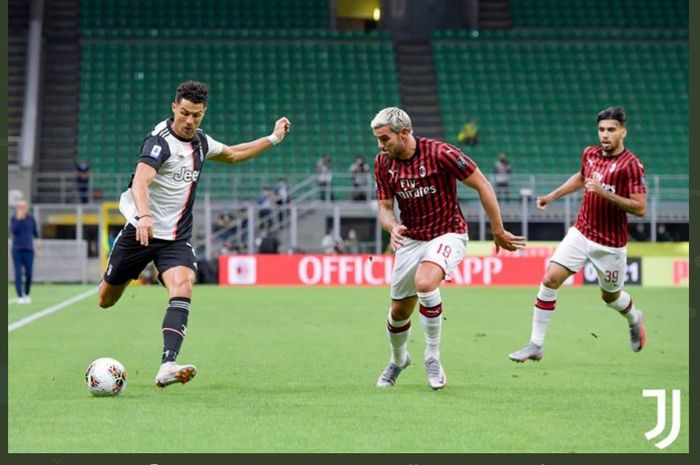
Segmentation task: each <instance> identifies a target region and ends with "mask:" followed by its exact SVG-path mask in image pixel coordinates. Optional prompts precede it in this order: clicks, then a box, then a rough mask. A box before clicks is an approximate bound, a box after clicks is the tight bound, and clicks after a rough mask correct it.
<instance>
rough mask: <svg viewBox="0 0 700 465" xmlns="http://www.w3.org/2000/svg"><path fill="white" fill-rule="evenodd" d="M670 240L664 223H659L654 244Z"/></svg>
mask: <svg viewBox="0 0 700 465" xmlns="http://www.w3.org/2000/svg"><path fill="white" fill-rule="evenodd" d="M672 240H673V238H672V237H671V234H670V233H669V232H668V229H667V228H666V225H665V224H664V223H659V224H658V225H657V226H656V242H669V241H672Z"/></svg>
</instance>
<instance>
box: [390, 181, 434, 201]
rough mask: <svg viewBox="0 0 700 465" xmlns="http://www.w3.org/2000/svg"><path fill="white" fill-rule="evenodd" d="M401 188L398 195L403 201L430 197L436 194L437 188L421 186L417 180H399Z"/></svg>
mask: <svg viewBox="0 0 700 465" xmlns="http://www.w3.org/2000/svg"><path fill="white" fill-rule="evenodd" d="M399 188H400V190H398V191H397V192H396V195H398V196H399V197H401V198H402V199H405V200H407V199H417V198H420V197H425V196H428V195H432V194H436V193H437V188H436V187H435V186H419V185H418V180H417V179H399Z"/></svg>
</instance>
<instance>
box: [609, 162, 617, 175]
mask: <svg viewBox="0 0 700 465" xmlns="http://www.w3.org/2000/svg"><path fill="white" fill-rule="evenodd" d="M616 167H617V162H615V163H613V164H612V165H610V170H609V171H610V172H611V173H612V172H613V171H615V168H616Z"/></svg>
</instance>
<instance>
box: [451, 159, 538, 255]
mask: <svg viewBox="0 0 700 465" xmlns="http://www.w3.org/2000/svg"><path fill="white" fill-rule="evenodd" d="M463 182H464V184H466V185H467V186H469V187H471V188H472V189H474V190H476V191H477V192H478V193H479V199H480V200H481V205H483V206H484V210H485V211H486V215H488V217H489V221H490V222H491V231H492V232H493V241H494V242H495V243H496V253H498V251H499V250H500V249H501V247H502V248H504V249H506V250H511V251H513V250H518V249H522V248H524V247H525V237H523V236H516V235H514V234H512V233H510V232H508V231H506V230H505V228H504V227H503V220H502V219H501V209H500V208H499V206H498V200H497V199H496V193H495V192H494V190H493V186H491V183H490V182H489V180H488V179H486V176H484V174H483V173H482V172H481V170H480V169H478V168H477V170H476V171H474V172H473V173H472V174H471V176H469V177H468V178H467V179H465V180H464V181H463Z"/></svg>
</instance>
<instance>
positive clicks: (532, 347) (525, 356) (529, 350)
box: [508, 342, 544, 363]
mask: <svg viewBox="0 0 700 465" xmlns="http://www.w3.org/2000/svg"><path fill="white" fill-rule="evenodd" d="M543 356H544V353H543V352H542V346H540V345H537V344H535V343H534V342H528V343H527V344H525V345H524V346H523V347H522V348H521V349H520V350H518V351H516V352H513V353H512V354H508V358H509V359H511V360H512V361H514V362H518V363H524V362H527V361H528V360H534V361H536V362H539V361H540V360H542V357H543Z"/></svg>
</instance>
